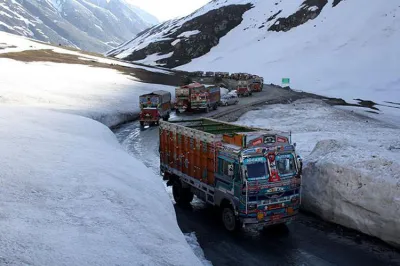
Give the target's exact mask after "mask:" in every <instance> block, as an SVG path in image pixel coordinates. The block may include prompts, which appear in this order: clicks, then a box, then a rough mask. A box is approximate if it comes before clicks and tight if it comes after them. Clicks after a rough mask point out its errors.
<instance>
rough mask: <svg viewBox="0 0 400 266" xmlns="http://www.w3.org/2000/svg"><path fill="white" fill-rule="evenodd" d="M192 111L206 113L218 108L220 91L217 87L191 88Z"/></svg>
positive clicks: (202, 86)
mask: <svg viewBox="0 0 400 266" xmlns="http://www.w3.org/2000/svg"><path fill="white" fill-rule="evenodd" d="M190 97H191V100H190V106H191V109H192V110H203V111H205V112H206V113H208V112H209V111H210V110H211V109H214V110H216V109H217V108H218V104H219V101H220V100H221V90H220V88H219V87H218V86H207V87H206V86H204V85H201V86H193V87H192V91H191V94H190Z"/></svg>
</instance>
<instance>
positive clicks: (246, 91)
mask: <svg viewBox="0 0 400 266" xmlns="http://www.w3.org/2000/svg"><path fill="white" fill-rule="evenodd" d="M236 94H237V96H238V97H243V96H246V97H248V96H251V95H252V91H251V88H250V86H249V83H248V82H247V80H239V81H238V85H237V86H236Z"/></svg>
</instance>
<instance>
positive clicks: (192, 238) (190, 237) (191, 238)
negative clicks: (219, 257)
mask: <svg viewBox="0 0 400 266" xmlns="http://www.w3.org/2000/svg"><path fill="white" fill-rule="evenodd" d="M185 238H186V242H187V243H188V244H189V246H190V247H191V248H192V250H193V252H194V254H195V255H196V256H197V257H198V258H199V259H200V261H201V262H202V263H203V265H204V266H212V263H211V262H210V261H209V260H207V259H206V258H205V257H204V251H203V249H202V248H201V247H200V245H199V242H197V237H196V233H195V232H192V233H188V234H185Z"/></svg>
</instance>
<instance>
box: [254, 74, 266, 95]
mask: <svg viewBox="0 0 400 266" xmlns="http://www.w3.org/2000/svg"><path fill="white" fill-rule="evenodd" d="M263 87H264V84H263V81H262V79H261V78H259V77H256V78H254V79H253V81H252V85H251V90H252V91H253V92H260V91H262V90H263Z"/></svg>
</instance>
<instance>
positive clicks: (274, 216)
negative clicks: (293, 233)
mask: <svg viewBox="0 0 400 266" xmlns="http://www.w3.org/2000/svg"><path fill="white" fill-rule="evenodd" d="M281 217H282V215H280V214H275V215H272V216H271V221H277V220H279V219H281Z"/></svg>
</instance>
